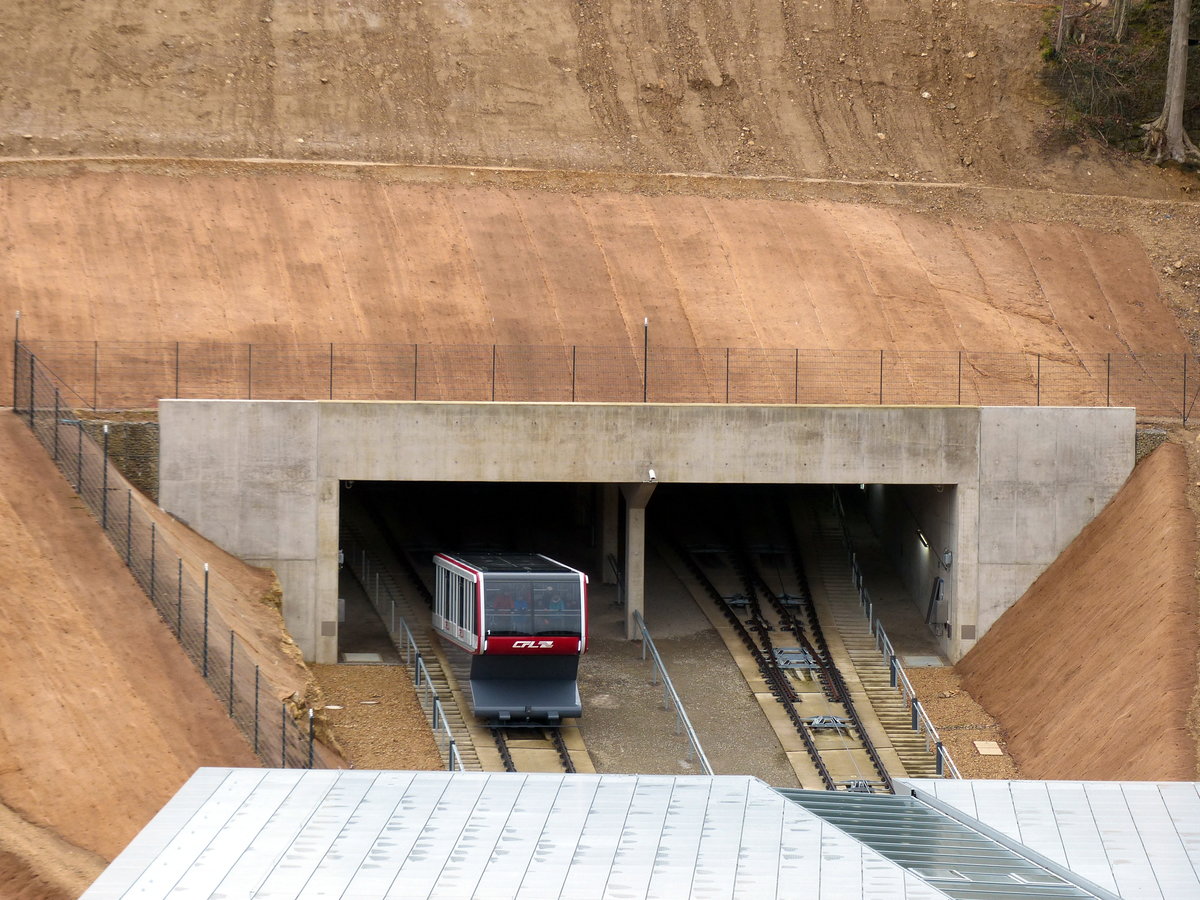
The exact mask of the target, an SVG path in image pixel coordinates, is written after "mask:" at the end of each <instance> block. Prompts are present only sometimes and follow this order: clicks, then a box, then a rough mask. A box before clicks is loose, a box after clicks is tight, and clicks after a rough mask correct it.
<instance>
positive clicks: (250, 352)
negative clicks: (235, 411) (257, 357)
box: [246, 344, 254, 400]
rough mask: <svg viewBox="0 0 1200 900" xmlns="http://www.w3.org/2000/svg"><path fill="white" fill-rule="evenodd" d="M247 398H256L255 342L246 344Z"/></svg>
mask: <svg viewBox="0 0 1200 900" xmlns="http://www.w3.org/2000/svg"><path fill="white" fill-rule="evenodd" d="M246 399H247V400H253V399H254V344H247V345H246Z"/></svg>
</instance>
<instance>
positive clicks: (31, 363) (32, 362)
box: [29, 353, 1187, 434]
mask: <svg viewBox="0 0 1200 900" xmlns="http://www.w3.org/2000/svg"><path fill="white" fill-rule="evenodd" d="M36 363H37V357H36V356H34V355H33V354H32V353H30V354H29V430H30V431H32V432H33V433H34V434H37V429H36V428H35V427H34V425H33V401H34V396H33V379H34V374H35V373H34V366H35V365H36ZM1184 380H1185V381H1186V380H1187V379H1184Z"/></svg>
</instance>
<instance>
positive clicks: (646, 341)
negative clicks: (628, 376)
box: [642, 316, 650, 403]
mask: <svg viewBox="0 0 1200 900" xmlns="http://www.w3.org/2000/svg"><path fill="white" fill-rule="evenodd" d="M649 392H650V317H649V316H646V317H644V318H643V319H642V402H643V403H645V402H646V398H647V397H648V396H649Z"/></svg>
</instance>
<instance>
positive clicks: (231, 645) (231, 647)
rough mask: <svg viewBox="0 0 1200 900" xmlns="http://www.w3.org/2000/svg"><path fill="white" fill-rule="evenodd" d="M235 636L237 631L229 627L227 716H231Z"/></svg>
mask: <svg viewBox="0 0 1200 900" xmlns="http://www.w3.org/2000/svg"><path fill="white" fill-rule="evenodd" d="M236 637H237V632H236V631H234V630H233V629H232V628H231V629H229V718H231V719H232V718H233V651H234V649H235V645H234V638H236Z"/></svg>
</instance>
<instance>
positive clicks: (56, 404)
mask: <svg viewBox="0 0 1200 900" xmlns="http://www.w3.org/2000/svg"><path fill="white" fill-rule="evenodd" d="M59 399H60V398H59V395H58V388H55V389H54V464H55V465H58V423H59V419H60V416H61V413H60V412H59V407H60V406H61V404H60V403H59Z"/></svg>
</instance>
